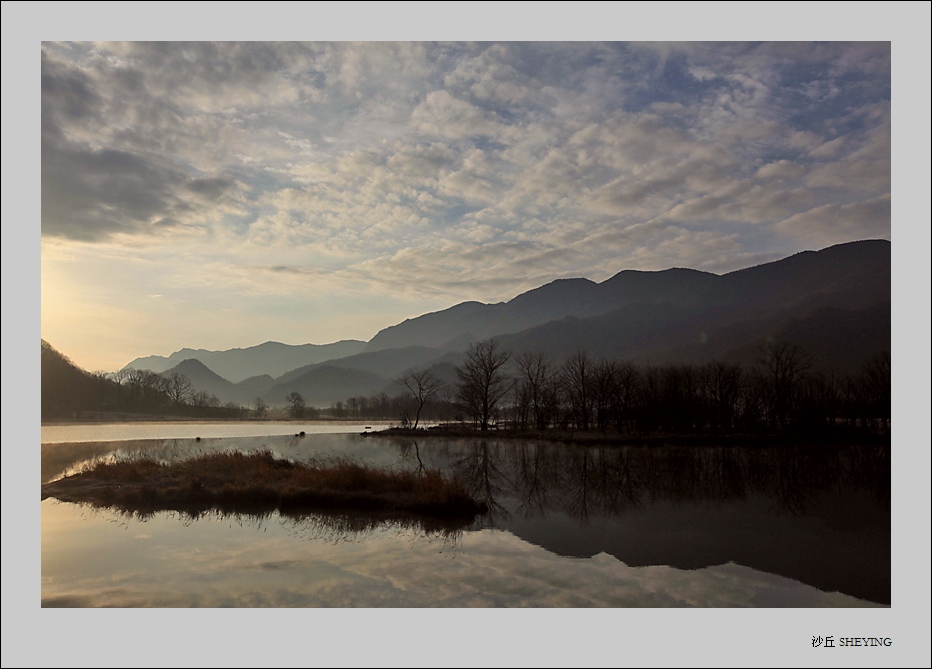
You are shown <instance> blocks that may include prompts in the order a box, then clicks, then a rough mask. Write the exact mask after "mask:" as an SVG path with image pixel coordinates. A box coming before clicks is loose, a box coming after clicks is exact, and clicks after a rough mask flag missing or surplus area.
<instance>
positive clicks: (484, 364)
mask: <svg viewBox="0 0 932 669" xmlns="http://www.w3.org/2000/svg"><path fill="white" fill-rule="evenodd" d="M510 357H511V354H510V353H508V352H507V351H505V350H503V349H502V348H501V346H500V344H499V343H498V342H497V341H495V340H494V339H487V340H485V341H480V342H476V343H472V344H470V345H469V349H468V350H467V351H466V360H465V361H464V362H463V364H462V365H460V366H459V367H457V368H456V373H457V375H458V376H459V380H460V382H459V386H458V389H457V398H458V399H459V401H460V402H461V403H462V405H463V407H464V409H465V410H466V411H467V412H468V413H469V414H470V415H471V416H472V417H473V419H474V420H475V421H476V422H477V423H478V424H479V429H481V430H482V431H485V430H488V429H489V425H490V424H491V423H492V421H493V419H494V417H495V414H496V412H497V411H498V405H499V403H500V402H501V401H502V398H504V397H505V395H506V394H507V393H508V391H509V390H510V389H511V384H512V382H513V381H512V379H511V378H510V377H508V376H507V375H506V374H505V372H504V370H503V368H504V366H505V365H506V364H507V362H508V360H509V359H510Z"/></svg>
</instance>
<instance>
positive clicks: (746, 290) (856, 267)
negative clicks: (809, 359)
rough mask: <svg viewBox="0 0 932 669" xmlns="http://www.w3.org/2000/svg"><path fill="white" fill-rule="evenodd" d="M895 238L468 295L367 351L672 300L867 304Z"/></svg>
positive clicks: (767, 305) (713, 305) (736, 311)
mask: <svg viewBox="0 0 932 669" xmlns="http://www.w3.org/2000/svg"><path fill="white" fill-rule="evenodd" d="M889 295H890V242H888V241H886V240H868V241H862V242H852V243H849V244H840V245H837V246H833V247H829V248H827V249H823V250H821V251H806V252H803V253H798V254H796V255H793V256H790V257H789V258H785V259H783V260H779V261H776V262H772V263H766V264H763V265H758V266H756V267H750V268H746V269H742V270H738V271H735V272H729V273H728V274H724V275H721V276H719V275H716V274H710V273H708V272H700V271H697V270H692V269H683V268H673V269H669V270H664V271H659V272H643V271H635V270H625V271H622V272H619V273H618V274H616V275H614V276H613V277H611V278H609V279H607V280H605V281H603V282H602V283H599V284H596V283H593V282H592V281H589V280H588V279H565V280H559V281H553V282H551V283H548V284H546V285H544V286H541V287H539V288H536V289H534V290H531V291H528V292H526V293H522V294H521V295H518V296H517V297H515V298H514V299H512V300H510V301H508V302H502V303H498V304H482V303H480V302H464V303H462V304H458V305H456V306H453V307H450V308H449V309H445V310H443V311H438V312H433V313H430V314H425V315H423V316H420V317H417V318H411V319H408V320H406V321H404V322H402V323H399V324H397V325H394V326H391V327H388V328H385V329H384V330H381V331H380V332H379V333H378V334H376V336H375V337H373V338H372V340H371V341H370V342H369V344H368V345H367V347H366V350H367V351H375V350H382V349H388V348H401V347H405V346H412V345H420V346H429V347H434V348H440V347H446V348H452V344H454V343H455V345H456V346H455V347H456V348H457V349H460V350H462V349H464V348H465V347H466V345H468V343H469V342H470V341H475V340H479V339H485V338H489V337H493V336H501V335H509V334H516V333H519V332H522V331H524V330H527V329H529V328H533V327H535V326H539V325H543V324H545V323H549V322H551V321H557V320H560V319H563V318H567V317H575V318H578V319H585V318H592V317H597V316H602V315H606V314H610V313H613V312H615V311H617V310H618V309H621V308H624V307H628V306H632V305H637V304H652V305H669V306H673V307H683V308H685V309H687V310H692V311H695V310H698V311H700V312H705V313H709V314H711V313H713V312H714V313H715V314H717V315H718V317H719V318H721V319H728V318H731V319H735V320H737V319H747V318H750V317H751V315H752V314H764V313H766V312H767V311H772V310H776V311H782V310H786V309H798V310H805V309H812V308H818V307H827V306H833V307H838V308H843V309H860V308H865V307H867V306H869V305H872V304H875V303H877V302H878V301H883V300H889Z"/></svg>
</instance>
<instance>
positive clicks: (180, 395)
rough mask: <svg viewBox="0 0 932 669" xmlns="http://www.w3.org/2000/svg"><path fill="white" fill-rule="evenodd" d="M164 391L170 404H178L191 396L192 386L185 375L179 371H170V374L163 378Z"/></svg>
mask: <svg viewBox="0 0 932 669" xmlns="http://www.w3.org/2000/svg"><path fill="white" fill-rule="evenodd" d="M165 392H166V393H167V394H168V398H169V399H170V400H171V401H172V404H174V405H175V406H180V405H182V404H184V403H185V402H187V400H188V399H189V398H190V397H191V394H192V393H193V392H194V387H193V386H192V385H191V381H189V380H188V377H187V376H185V375H184V374H182V373H181V372H172V375H171V376H169V377H168V378H167V379H165Z"/></svg>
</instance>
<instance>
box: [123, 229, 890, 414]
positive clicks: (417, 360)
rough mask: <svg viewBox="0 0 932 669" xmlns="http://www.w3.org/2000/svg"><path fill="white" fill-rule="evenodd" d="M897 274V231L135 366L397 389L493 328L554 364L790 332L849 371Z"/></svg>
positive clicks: (675, 352) (322, 395)
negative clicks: (302, 340)
mask: <svg viewBox="0 0 932 669" xmlns="http://www.w3.org/2000/svg"><path fill="white" fill-rule="evenodd" d="M890 276H891V254H890V242H888V241H886V240H868V241H860V242H852V243H848V244H840V245H837V246H832V247H829V248H826V249H822V250H821V251H805V252H802V253H797V254H795V255H793V256H790V257H788V258H784V259H782V260H778V261H775V262H771V263H765V264H762V265H758V266H755V267H749V268H745V269H741V270H737V271H734V272H729V273H726V274H723V275H716V274H712V273H709V272H701V271H697V270H692V269H685V268H671V269H668V270H663V271H655V272H647V271H635V270H623V271H620V272H618V273H617V274H615V275H614V276H612V277H611V278H609V279H607V280H605V281H602V282H601V283H595V282H593V281H590V280H589V279H582V278H580V279H561V280H557V281H553V282H550V283H548V284H546V285H543V286H540V287H538V288H535V289H533V290H530V291H527V292H525V293H522V294H520V295H517V296H516V297H514V298H513V299H511V300H509V301H507V302H500V303H496V304H483V303H481V302H463V303H461V304H457V305H455V306H453V307H450V308H449V309H445V310H442V311H438V312H433V313H428V314H424V315H421V316H418V317H416V318H410V319H407V320H405V321H403V322H401V323H398V324H396V325H392V326H389V327H386V328H384V329H383V330H381V331H380V332H379V333H378V334H376V336H375V337H373V338H372V340H371V341H369V342H368V343H365V342H358V341H344V342H337V343H334V344H327V345H313V344H307V345H304V346H287V345H284V344H277V343H274V342H266V343H265V344H261V345H259V346H255V347H251V348H246V349H232V350H230V351H203V350H200V351H196V350H193V349H182V350H181V351H178V352H176V353H174V354H172V355H171V356H169V357H168V358H160V357H158V356H151V357H148V358H139V359H137V360H135V361H133V363H130V365H128V367H129V366H133V365H141V364H144V363H146V364H148V363H152V364H155V365H156V366H162V365H166V364H168V363H170V362H174V364H173V365H171V366H168V367H165V369H164V370H163V371H164V372H166V373H169V372H170V371H172V370H174V371H182V372H184V373H185V374H186V375H187V376H189V377H190V378H191V381H192V383H193V385H194V386H195V388H197V389H198V390H206V391H208V392H209V393H211V394H215V395H217V397H219V398H220V399H221V400H223V401H224V402H226V401H234V402H241V403H244V404H248V403H251V402H253V400H254V399H255V398H256V397H260V396H261V397H264V398H265V399H266V401H268V402H269V403H270V404H272V405H273V406H274V405H281V404H282V402H283V398H284V397H285V396H287V394H288V393H290V392H292V391H298V392H300V393H301V394H302V395H304V396H305V399H306V400H307V402H308V403H309V404H312V405H317V406H327V405H330V404H333V403H334V402H337V401H340V400H344V399H346V398H347V397H350V396H354V395H365V396H371V395H373V394H378V393H380V392H393V391H394V390H396V389H397V386H394V385H393V380H394V379H395V378H397V377H398V376H399V375H400V374H401V373H402V372H403V371H405V370H406V369H412V368H418V369H422V368H427V367H432V366H433V367H436V368H437V369H442V370H444V375H445V376H447V377H449V376H451V370H452V369H453V367H454V366H455V365H456V364H458V363H459V362H460V361H461V360H462V352H463V351H465V349H466V347H467V346H468V345H469V343H470V342H473V341H478V340H481V339H487V338H491V337H497V338H500V339H501V341H502V343H503V345H504V347H505V348H506V349H508V350H509V351H511V352H512V353H515V354H518V353H521V352H523V351H533V352H542V353H546V354H548V355H549V356H551V357H552V358H553V359H554V362H557V363H559V362H560V361H561V360H562V359H564V358H566V357H568V356H570V355H572V354H574V353H575V352H577V351H579V350H585V351H587V352H588V353H589V354H590V355H592V356H593V357H595V358H602V357H612V358H617V359H624V360H630V361H632V362H636V363H639V364H667V363H682V362H692V363H701V362H705V361H708V360H713V359H715V360H720V361H725V362H734V363H743V364H747V365H753V364H754V363H755V361H756V359H757V356H758V354H759V351H760V347H761V345H762V344H764V343H766V342H769V341H777V340H784V341H790V342H793V343H795V344H798V345H799V346H801V347H803V348H804V349H805V350H806V351H807V352H809V353H810V354H811V356H812V361H813V367H814V368H816V369H834V370H837V371H840V372H851V371H854V370H856V369H858V368H859V367H860V366H861V365H862V364H863V363H864V361H865V360H866V359H867V358H868V357H869V356H870V355H872V354H874V353H877V352H879V351H889V350H890V339H891V331H890V328H891V307H890V290H891V283H890ZM182 356H187V358H185V359H178V358H181V357H182ZM195 362H197V363H198V364H197V365H195V364H194V363H195ZM289 365H290V366H289ZM247 372H249V373H248V374H247Z"/></svg>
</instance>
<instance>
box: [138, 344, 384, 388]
mask: <svg viewBox="0 0 932 669" xmlns="http://www.w3.org/2000/svg"><path fill="white" fill-rule="evenodd" d="M365 345H366V343H365V342H362V341H356V340H344V341H338V342H334V343H332V344H301V345H290V344H281V343H279V342H274V341H268V342H265V343H264V344H259V345H258V346H250V347H248V348H234V349H230V350H227V351H206V350H204V349H190V348H183V349H181V350H180V351H175V352H174V353H172V354H171V355H170V356H168V357H164V356H159V355H151V356H147V357H144V358H136V359H135V360H133V361H132V362H130V363H129V364H127V365H126V366H125V367H124V369H127V368H132V369H151V370H152V371H154V372H164V371H166V370H168V369H171V368H172V367H174V366H175V365H177V364H179V363H180V362H182V361H184V360H188V359H195V360H200V361H201V362H203V363H204V364H205V365H207V366H208V367H209V368H210V369H211V370H213V371H214V372H215V373H217V374H219V375H220V376H222V377H223V378H224V379H227V380H228V381H230V382H232V383H236V382H239V381H243V380H245V379H247V378H249V377H251V376H259V375H262V374H268V375H270V376H272V377H277V376H281V375H282V374H284V373H285V372H288V371H290V370H292V369H295V368H297V367H301V366H302V365H309V364H313V363H318V362H323V361H325V360H335V359H338V358H343V357H345V356H348V355H354V354H356V353H359V352H360V351H362V350H363V348H364V347H365Z"/></svg>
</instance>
